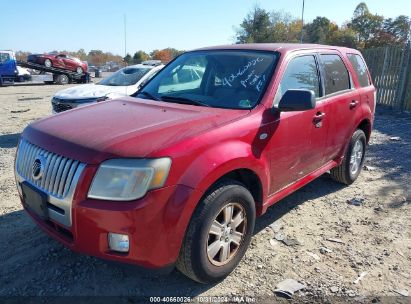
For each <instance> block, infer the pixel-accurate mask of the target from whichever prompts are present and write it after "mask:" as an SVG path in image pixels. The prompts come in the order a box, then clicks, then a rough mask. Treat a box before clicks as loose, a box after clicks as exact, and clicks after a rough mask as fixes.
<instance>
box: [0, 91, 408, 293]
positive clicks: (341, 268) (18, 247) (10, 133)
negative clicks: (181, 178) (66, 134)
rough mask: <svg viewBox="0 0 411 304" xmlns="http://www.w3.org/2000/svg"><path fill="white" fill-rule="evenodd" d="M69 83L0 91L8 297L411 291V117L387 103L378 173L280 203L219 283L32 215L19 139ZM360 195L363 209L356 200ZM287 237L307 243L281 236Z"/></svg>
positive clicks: (0, 225)
mask: <svg viewBox="0 0 411 304" xmlns="http://www.w3.org/2000/svg"><path fill="white" fill-rule="evenodd" d="M61 88H62V86H55V85H50V86H49V85H37V86H14V87H4V88H0V122H1V125H0V190H1V192H0V239H1V242H0V261H1V264H0V266H1V267H0V296H17V295H26V296H27V295H28V296H36V295H50V296H55V295H89V296H90V295H91V296H95V295H103V296H105V295H117V296H118V295H122V296H139V295H144V296H154V295H155V296H198V295H204V296H227V295H249V296H273V294H274V293H273V290H274V289H275V286H276V285H277V284H278V283H279V282H281V281H283V280H284V279H287V278H291V279H295V280H297V281H299V282H301V283H303V284H304V285H305V286H306V287H305V288H304V289H302V290H300V291H299V292H297V293H296V294H295V295H294V298H297V299H303V297H305V296H316V297H320V298H327V297H329V296H334V295H335V296H343V297H344V298H347V297H350V298H352V299H357V300H358V299H361V297H370V296H371V297H384V296H396V297H398V298H395V299H405V298H404V296H401V295H400V294H403V295H406V294H407V293H408V294H411V273H410V270H411V254H410V253H411V250H410V249H411V229H410V228H411V213H410V209H411V206H410V202H411V185H410V184H411V182H410V181H411V117H410V116H409V115H406V114H401V115H400V114H397V113H394V112H390V111H387V110H384V113H385V114H383V109H379V113H378V114H377V116H376V122H375V130H374V133H373V135H372V139H371V145H370V146H369V150H368V154H367V158H366V163H365V164H366V167H367V168H366V169H368V170H364V171H363V172H362V173H361V175H360V177H359V179H358V180H357V181H356V182H355V183H354V184H353V185H351V186H349V187H344V186H342V185H339V184H337V183H335V182H333V181H332V180H331V179H330V178H329V176H328V175H327V174H325V175H324V176H322V177H320V178H319V179H317V180H316V181H314V182H312V183H311V184H309V185H307V186H306V187H304V188H302V189H301V190H299V191H297V192H296V193H294V194H292V195H290V196H289V197H287V198H286V199H284V200H282V201H281V202H279V203H278V204H276V205H275V206H273V207H271V208H270V209H269V211H268V212H267V214H265V215H264V216H263V217H261V218H259V219H258V220H257V226H256V230H255V235H254V237H253V240H252V245H251V248H249V250H248V251H247V254H246V257H245V258H244V259H243V261H242V262H241V263H240V265H239V267H238V268H237V269H236V270H235V271H234V272H233V273H232V274H231V275H230V276H229V277H228V278H226V279H225V280H224V281H223V282H221V283H219V284H215V285H200V284H197V283H194V282H192V281H190V280H188V279H186V278H185V277H184V276H183V275H181V274H180V273H179V272H177V271H173V272H172V273H171V274H169V275H162V276H155V275H153V274H147V273H144V272H142V271H141V270H138V269H135V268H133V267H131V266H125V265H118V264H113V263H109V262H106V261H103V260H99V259H96V258H93V257H87V256H83V255H79V254H76V253H73V252H71V251H70V250H68V249H66V248H65V247H63V246H62V245H60V244H59V243H57V242H55V241H54V240H52V239H51V238H49V237H47V236H46V235H45V234H43V233H42V232H41V231H40V230H39V229H38V228H37V227H36V225H34V224H33V222H32V221H31V220H30V218H29V217H28V216H27V215H26V214H25V213H24V211H23V210H22V207H21V205H20V202H19V199H18V196H17V191H16V188H15V183H14V176H13V160H14V154H15V151H16V144H17V140H18V137H19V135H20V133H21V132H22V130H23V128H24V127H25V126H26V125H27V124H29V123H30V122H32V121H33V120H36V119H39V118H42V117H44V116H46V115H49V114H50V112H51V108H50V98H51V96H52V94H53V93H54V92H56V91H58V90H60V89H61ZM354 198H357V199H359V200H360V201H361V200H363V201H362V203H361V204H360V206H355V205H350V204H348V203H347V200H351V199H354ZM281 234H283V235H285V236H287V237H288V238H291V239H296V240H297V241H298V242H299V243H300V244H299V245H294V246H287V245H285V244H284V243H283V242H280V241H277V240H276V238H277V239H281ZM330 239H331V240H330ZM335 239H336V240H335ZM361 274H363V276H362V277H361V278H362V279H360V280H359V281H358V282H357V283H354V281H355V280H356V279H357V278H359V277H360V275H361ZM408 299H409V298H408Z"/></svg>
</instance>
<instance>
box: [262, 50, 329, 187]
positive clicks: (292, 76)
mask: <svg viewBox="0 0 411 304" xmlns="http://www.w3.org/2000/svg"><path fill="white" fill-rule="evenodd" d="M288 89H308V90H312V91H314V93H315V96H316V98H317V100H319V99H320V97H321V96H322V89H321V81H320V76H319V70H318V63H317V59H316V56H315V54H311V53H304V54H301V55H297V56H294V57H293V58H291V59H290V60H289V61H288V63H287V66H286V68H285V70H284V73H283V75H282V78H281V81H280V84H279V85H278V87H277V92H276V95H275V99H274V107H275V106H277V105H278V103H279V101H280V99H281V97H282V96H283V94H284V93H285V92H286V91H287V90H288ZM278 115H279V117H278V120H277V121H275V122H274V123H273V124H272V131H271V132H272V137H271V139H270V161H271V165H270V166H271V168H270V169H271V171H270V174H271V186H270V193H275V192H277V191H279V190H281V189H282V188H284V187H286V186H287V185H289V184H291V183H293V182H295V181H296V180H298V179H300V178H302V177H304V176H305V175H307V174H309V173H310V172H312V171H314V170H316V169H318V168H319V167H321V166H322V165H323V150H324V147H325V143H326V138H327V132H328V125H329V123H328V116H327V115H328V114H327V113H325V110H324V107H323V105H322V104H321V102H320V103H318V104H317V106H316V108H315V109H312V110H308V111H297V112H281V113H279V114H278Z"/></svg>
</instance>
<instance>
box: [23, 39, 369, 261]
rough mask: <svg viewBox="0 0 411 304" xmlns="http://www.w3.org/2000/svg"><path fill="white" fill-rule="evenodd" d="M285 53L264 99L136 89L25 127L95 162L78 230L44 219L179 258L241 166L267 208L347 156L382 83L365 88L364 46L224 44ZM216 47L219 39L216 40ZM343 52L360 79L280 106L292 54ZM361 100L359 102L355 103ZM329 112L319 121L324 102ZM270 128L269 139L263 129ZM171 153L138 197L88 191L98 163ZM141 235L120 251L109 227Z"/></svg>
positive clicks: (84, 246) (90, 247) (98, 241)
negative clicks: (165, 96)
mask: <svg viewBox="0 0 411 304" xmlns="http://www.w3.org/2000/svg"><path fill="white" fill-rule="evenodd" d="M216 48H220V49H259V50H272V51H277V52H279V53H280V59H279V62H278V64H277V67H276V70H275V72H274V74H273V77H272V78H271V80H270V83H269V86H268V89H267V90H266V92H265V94H264V96H263V99H262V101H261V103H260V104H259V105H258V106H257V107H255V108H254V109H252V110H250V111H249V110H229V109H216V108H206V107H197V106H190V105H182V104H173V103H164V102H157V101H151V100H142V99H135V98H124V99H121V100H116V101H111V102H105V103H100V104H95V105H92V106H89V107H85V108H80V109H76V110H73V111H69V112H65V113H62V114H59V115H55V116H52V117H49V118H46V119H43V120H40V121H37V122H34V123H33V124H31V125H30V126H29V127H28V128H26V129H25V131H24V133H23V137H24V138H26V139H27V140H29V141H30V142H32V143H33V144H36V145H38V146H40V147H42V148H44V149H47V150H49V151H51V152H54V153H58V154H61V155H63V156H67V157H70V158H73V159H77V160H80V161H81V162H84V163H86V164H87V167H86V170H85V171H84V172H83V175H82V177H81V178H80V181H79V185H78V187H77V189H76V193H75V197H74V202H73V225H72V228H71V231H70V232H71V234H72V236H73V239H72V240H71V241H70V240H69V241H68V240H67V239H64V238H62V237H61V236H60V234H59V233H57V232H56V230H55V229H52V228H51V226H49V225H46V224H45V223H43V222H41V221H40V220H39V219H38V218H36V217H35V216H34V215H32V216H33V217H34V218H35V219H36V222H37V223H38V224H39V225H40V226H41V227H42V228H43V229H45V230H46V231H47V233H49V234H51V235H53V236H54V237H55V238H57V239H58V240H59V241H61V242H63V243H64V244H66V245H67V246H69V247H70V248H72V249H73V250H76V251H79V252H83V253H86V254H90V255H94V256H98V257H102V258H107V259H112V260H119V261H123V262H128V263H135V264H139V265H143V266H146V267H154V268H158V267H162V266H165V265H169V264H172V263H174V262H175V261H176V259H177V257H178V254H179V249H180V245H181V243H182V240H183V238H184V234H185V230H186V228H187V225H188V223H189V221H190V218H191V215H192V213H193V211H194V209H195V207H196V205H197V203H198V202H199V201H200V199H201V197H202V196H203V194H204V192H205V191H206V190H207V189H208V188H209V187H210V186H211V185H212V184H213V183H214V182H215V181H216V180H218V179H219V178H220V177H222V176H223V175H225V174H227V173H229V172H230V171H233V170H236V169H249V170H250V171H252V172H254V173H255V174H256V175H257V176H258V178H259V180H260V183H261V186H262V201H260V202H256V203H257V210H258V214H259V215H261V214H263V213H264V212H265V211H266V209H267V208H268V207H269V206H270V205H272V204H274V203H276V202H277V201H279V200H280V199H282V198H284V197H285V196H286V195H288V194H290V193H292V192H293V191H295V190H297V189H299V188H300V187H302V186H304V185H305V184H307V183H308V182H310V181H312V180H313V179H314V178H316V177H318V176H319V175H321V174H323V173H324V172H326V171H327V170H329V169H331V168H333V167H334V166H336V165H338V164H339V163H340V162H341V160H342V157H343V155H344V151H345V149H346V148H347V144H348V141H349V138H350V136H351V134H352V133H353V132H354V130H355V129H356V128H358V126H359V125H360V124H361V123H363V122H366V123H368V124H369V129H368V132H367V133H368V134H367V136H369V135H370V134H369V133H370V132H371V129H372V123H373V116H374V109H375V100H374V94H373V93H374V91H375V88H374V86H372V85H371V86H369V87H368V88H360V87H359V82H358V79H357V77H356V75H355V73H354V71H353V69H352V66H351V65H350V62H349V61H348V60H347V58H346V53H347V52H349V53H355V54H360V53H359V52H358V51H356V50H351V49H347V48H338V47H327V46H318V45H286V44H250V45H229V46H222V47H216ZM216 48H212V49H216ZM312 52H315V53H328V52H332V53H337V54H339V55H340V56H341V57H342V58H343V60H344V62H345V64H346V66H347V68H348V70H349V72H350V74H351V77H352V80H353V84H354V87H355V89H353V90H350V91H348V92H345V93H342V94H338V95H335V96H333V97H325V98H323V99H322V101H321V103H319V104H318V106H317V108H316V109H313V110H308V111H305V112H282V113H278V112H277V113H276V112H273V111H272V110H271V105H272V101H273V98H274V95H275V92H276V90H277V86H278V83H279V81H280V79H281V76H282V73H283V72H284V70H285V67H286V65H287V63H288V62H289V60H290V58H291V57H292V56H294V55H296V54H305V53H312ZM353 100H356V101H358V104H356V106H355V107H354V108H352V107H351V106H350V103H351V102H352V101H353ZM319 111H320V112H323V113H325V114H326V115H325V116H324V118H323V127H322V128H319V129H318V128H315V127H314V126H313V123H312V121H313V118H314V116H315V115H316V113H317V112H319ZM262 133H266V134H267V135H268V136H267V138H266V139H260V135H261V134H262ZM164 156H167V157H170V158H171V159H172V166H171V170H170V173H169V176H168V178H167V181H166V184H165V186H164V187H163V188H162V189H157V190H153V191H150V192H148V193H147V194H146V195H145V197H143V198H142V199H139V200H136V201H132V202H109V201H100V200H91V199H88V198H87V192H88V189H89V187H90V184H91V181H92V178H93V176H94V174H95V172H96V170H97V168H98V165H99V164H100V163H101V162H102V161H104V160H106V159H110V158H119V157H137V158H138V157H146V158H154V157H164ZM109 231H111V232H117V233H124V234H128V235H129V236H130V237H131V249H130V252H129V254H115V253H111V252H109V250H108V247H107V233H108V232H109Z"/></svg>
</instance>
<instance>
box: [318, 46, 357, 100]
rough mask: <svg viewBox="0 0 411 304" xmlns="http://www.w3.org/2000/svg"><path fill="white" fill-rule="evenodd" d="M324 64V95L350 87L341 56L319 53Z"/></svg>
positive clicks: (348, 76)
mask: <svg viewBox="0 0 411 304" xmlns="http://www.w3.org/2000/svg"><path fill="white" fill-rule="evenodd" d="M320 58H321V61H322V63H323V65H324V70H325V75H324V80H325V93H326V95H329V94H333V93H336V92H340V91H344V90H348V89H350V75H349V74H348V71H347V68H346V67H345V64H344V62H343V61H342V59H341V57H340V56H338V55H334V54H322V55H320Z"/></svg>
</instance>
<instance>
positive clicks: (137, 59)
mask: <svg viewBox="0 0 411 304" xmlns="http://www.w3.org/2000/svg"><path fill="white" fill-rule="evenodd" d="M149 59H150V55H149V54H147V53H146V52H144V51H141V50H140V51H137V52H135V53H134V56H133V63H136V64H137V63H142V62H143V61H146V60H149Z"/></svg>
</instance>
